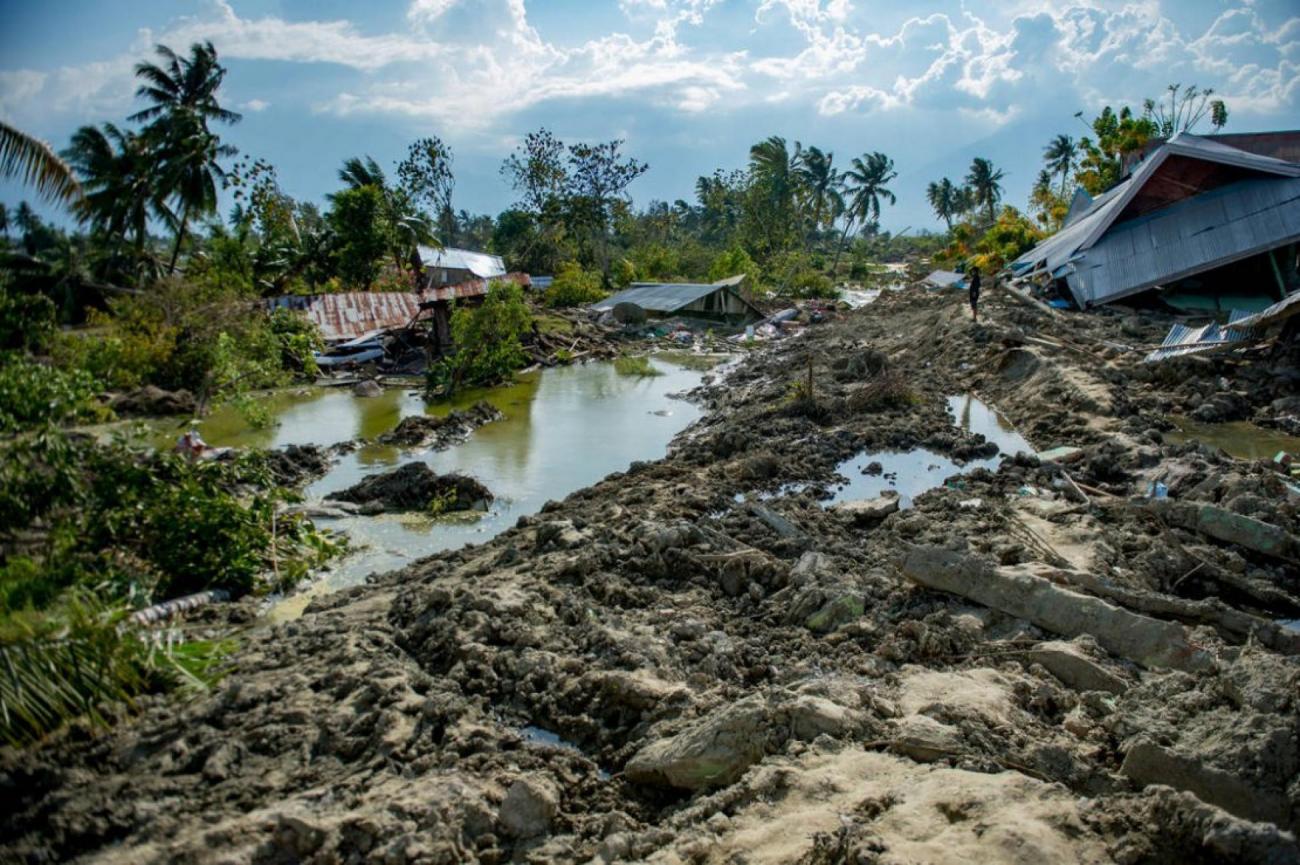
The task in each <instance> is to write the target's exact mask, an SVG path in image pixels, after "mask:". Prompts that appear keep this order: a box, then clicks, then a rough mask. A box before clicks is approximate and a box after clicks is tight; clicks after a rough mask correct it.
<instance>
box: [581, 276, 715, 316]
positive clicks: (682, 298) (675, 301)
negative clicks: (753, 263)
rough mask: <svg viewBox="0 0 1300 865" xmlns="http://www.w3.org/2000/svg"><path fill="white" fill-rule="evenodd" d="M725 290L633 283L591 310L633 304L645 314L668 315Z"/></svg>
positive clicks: (695, 285)
mask: <svg viewBox="0 0 1300 865" xmlns="http://www.w3.org/2000/svg"><path fill="white" fill-rule="evenodd" d="M725 288H726V287H725V286H718V285H706V284H703V283H695V282H673V283H667V282H665V283H660V282H634V283H632V287H631V288H627V289H624V290H623V291H620V292H619V293H618V294H615V295H611V296H610V297H607V298H605V299H604V300H602V301H599V302H598V303H594V304H592V306H591V308H592V309H595V310H606V309H613V308H614V307H615V306H616V305H617V304H620V303H635V304H636V305H637V306H639V307H641V308H642V309H644V310H646V311H647V312H661V313H670V312H676V311H677V310H679V309H681V308H682V307H684V306H690V305H691V304H692V303H694V302H695V301H697V300H699V299H700V298H702V297H707V296H708V295H710V294H713V292H715V291H723V290H725Z"/></svg>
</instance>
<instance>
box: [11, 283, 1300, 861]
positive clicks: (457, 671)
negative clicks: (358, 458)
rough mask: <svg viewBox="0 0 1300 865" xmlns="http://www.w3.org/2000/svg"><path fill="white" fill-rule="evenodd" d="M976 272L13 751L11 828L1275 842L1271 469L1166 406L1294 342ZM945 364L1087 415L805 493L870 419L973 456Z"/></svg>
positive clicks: (244, 854)
mask: <svg viewBox="0 0 1300 865" xmlns="http://www.w3.org/2000/svg"><path fill="white" fill-rule="evenodd" d="M986 305H987V307H988V308H987V311H986V313H985V315H986V316H987V319H988V320H987V321H983V322H981V323H980V324H974V323H972V322H971V321H970V320H969V318H968V315H967V311H966V309H965V307H964V306H963V305H962V304H961V298H959V297H958V296H956V295H941V294H935V293H924V292H903V293H892V292H885V293H884V295H883V296H882V297H881V298H880V300H879V301H877V302H876V303H875V304H873V305H871V306H869V307H866V308H865V309H862V310H858V311H855V312H853V313H851V314H849V315H848V316H847V317H845V318H844V319H842V320H839V321H835V322H831V323H827V324H824V325H819V326H815V327H812V328H810V329H809V330H808V331H807V333H806V334H805V335H804V336H803V337H801V338H799V339H795V340H789V341H785V342H782V343H778V344H774V345H773V346H771V347H770V348H767V349H764V350H762V351H761V352H758V353H756V354H755V355H754V356H752V357H750V358H748V359H747V360H746V361H745V362H744V363H742V364H740V365H738V367H737V368H736V369H734V370H733V371H732V372H731V373H730V374H729V375H727V376H726V377H725V378H723V379H720V380H716V381H712V382H710V383H709V384H706V385H705V386H703V387H702V388H700V389H699V390H698V391H697V392H696V393H695V394H693V398H694V399H696V400H697V401H699V402H701V403H702V404H703V405H704V406H705V408H706V414H705V417H704V418H703V419H702V420H701V421H700V422H698V423H697V424H695V425H694V426H692V427H691V428H690V429H688V430H687V431H686V433H684V434H683V435H682V436H680V437H679V439H678V440H677V443H676V447H675V448H674V450H673V452H672V454H671V455H670V456H669V457H668V458H667V459H664V460H662V461H659V462H656V463H649V464H636V465H634V466H632V467H631V469H630V470H629V471H628V472H627V473H620V474H616V475H611V476H610V477H608V478H606V479H605V480H603V481H602V482H600V483H598V484H596V485H595V486H593V487H591V488H589V489H586V490H583V491H580V492H578V493H575V494H573V495H572V496H570V497H569V498H568V499H566V500H565V501H563V502H558V503H551V504H549V505H548V506H547V507H546V508H544V509H543V511H542V512H541V513H540V514H538V515H536V516H534V517H527V518H523V519H521V520H520V521H519V525H518V526H516V527H515V528H513V529H511V530H509V531H507V532H506V533H504V534H503V535H501V536H500V537H498V538H496V539H495V540H493V541H492V542H490V543H488V544H485V545H482V546H479V547H474V548H467V549H465V550H463V551H460V552H456V553H450V554H441V555H438V556H435V557H432V558H430V559H427V560H425V561H422V562H419V563H417V564H415V565H413V566H411V567H410V568H407V569H405V570H403V571H399V572H395V573H392V574H388V575H384V576H382V577H379V578H376V579H375V580H374V581H373V584H372V585H368V586H364V587H360V588H357V589H352V590H348V591H345V592H341V593H338V594H336V595H332V596H328V597H325V598H323V599H321V600H318V601H316V602H314V603H313V604H312V606H310V607H309V608H308V610H307V612H306V614H305V615H304V616H303V617H302V618H301V619H300V620H297V621H294V622H290V623H286V624H281V625H276V626H274V627H258V628H252V629H250V630H248V631H247V632H246V633H245V634H244V635H243V636H242V638H241V648H240V651H239V653H238V655H237V657H236V662H235V669H234V670H233V671H232V672H231V674H230V675H229V676H228V677H227V678H226V679H225V680H224V682H223V683H222V684H221V685H220V686H219V687H218V688H217V689H216V691H214V692H213V693H212V694H211V695H209V696H207V697H204V698H201V699H198V700H195V701H193V702H191V703H188V704H185V705H180V706H178V705H177V704H176V703H175V702H174V701H169V700H164V699H158V700H156V701H153V702H150V701H141V706H140V707H139V708H140V712H139V714H138V716H135V717H133V718H131V719H128V720H126V721H124V722H123V723H122V724H121V725H119V726H118V727H117V728H116V729H114V730H113V731H112V732H110V733H100V732H92V731H89V730H85V729H81V728H72V729H70V730H68V731H66V732H64V733H61V734H59V735H58V736H57V737H55V738H54V739H53V740H52V741H50V742H48V743H47V744H46V745H45V746H43V747H42V748H40V749H37V750H34V751H30V752H27V753H14V752H6V753H5V754H4V756H3V758H2V760H0V769H2V770H3V775H0V778H2V779H3V780H2V782H0V783H3V791H4V792H3V797H4V798H3V806H4V807H3V808H0V811H3V817H0V834H3V838H4V839H5V840H4V841H3V842H2V843H3V845H4V846H3V848H0V851H2V852H3V854H4V855H5V856H6V857H11V858H14V859H17V860H19V861H23V860H26V861H57V860H63V859H71V858H77V857H82V858H84V859H85V860H87V861H102V862H123V863H126V862H132V863H134V862H142V861H191V862H248V861H253V862H297V861H310V862H352V861H378V862H394V863H398V862H458V861H482V862H506V861H550V860H554V861H584V862H585V861H597V862H601V861H611V862H612V861H624V860H647V861H654V862H809V863H813V862H817V863H821V862H826V863H830V862H872V863H905V862H906V863H914V862H939V861H972V862H982V863H998V862H1006V863H1040V862H1082V863H1093V862H1098V863H1100V862H1112V861H1118V862H1131V863H1136V862H1168V863H1176V862H1177V863H1182V862H1222V861H1241V862H1269V863H1285V862H1294V861H1296V857H1297V849H1296V844H1295V836H1294V832H1295V829H1296V827H1297V824H1298V823H1300V780H1298V779H1300V726H1298V724H1300V721H1298V719H1300V705H1297V699H1298V697H1297V693H1298V692H1300V677H1298V675H1297V670H1298V669H1300V668H1298V667H1297V664H1296V661H1295V655H1296V654H1297V653H1300V634H1296V633H1295V632H1294V631H1289V630H1287V629H1285V628H1281V627H1279V626H1278V625H1276V624H1275V623H1274V622H1275V621H1276V620H1278V619H1287V618H1292V619H1293V618H1296V617H1298V616H1300V601H1298V600H1297V597H1296V596H1297V595H1298V594H1300V585H1298V582H1300V579H1298V577H1297V573H1298V571H1297V564H1296V562H1297V558H1298V557H1300V547H1298V546H1297V541H1296V530H1297V515H1296V507H1295V504H1294V501H1295V500H1294V498H1289V497H1288V494H1287V492H1286V490H1285V489H1284V488H1283V486H1282V482H1281V480H1280V478H1279V477H1278V476H1277V475H1275V474H1274V473H1272V471H1271V470H1270V469H1269V468H1268V467H1267V466H1265V465H1262V464H1253V463H1246V462H1242V461H1234V460H1231V459H1229V458H1227V457H1226V456H1224V455H1223V454H1221V453H1219V452H1217V451H1214V450H1212V449H1209V448H1198V447H1197V446H1195V445H1192V444H1183V445H1167V444H1163V443H1162V432H1164V431H1166V430H1167V429H1168V428H1169V425H1168V423H1167V421H1166V420H1165V415H1166V414H1167V413H1168V412H1171V411H1186V412H1189V413H1194V412H1197V411H1199V412H1200V414H1199V415H1198V417H1201V419H1202V420H1215V419H1229V420H1236V419H1245V418H1253V419H1255V420H1257V421H1268V422H1270V423H1275V424H1277V425H1279V426H1280V427H1282V428H1285V427H1286V425H1287V424H1292V423H1295V422H1296V420H1295V417H1294V411H1295V406H1294V404H1293V403H1290V402H1288V400H1293V399H1294V393H1295V384H1296V375H1297V373H1296V370H1295V367H1294V359H1293V358H1291V359H1288V358H1280V359H1278V358H1274V359H1272V360H1269V361H1261V362H1259V363H1257V364H1255V365H1252V366H1248V367H1241V366H1239V365H1228V364H1227V363H1226V362H1209V363H1206V362H1191V361H1180V362H1176V363H1175V364H1172V365H1166V366H1163V367H1159V368H1154V369H1153V368H1146V367H1142V366H1140V365H1139V363H1138V360H1139V359H1140V357H1141V354H1142V352H1141V351H1134V350H1132V349H1133V348H1135V347H1140V346H1142V345H1149V344H1152V343H1158V342H1159V340H1160V337H1161V335H1162V334H1163V332H1164V330H1165V325H1164V324H1163V323H1161V322H1158V321H1151V320H1148V319H1146V318H1143V317H1136V316H1127V317H1126V316H1123V315H1118V314H1090V315H1079V314H1062V315H1057V316H1049V315H1048V314H1047V313H1045V312H1042V311H1040V310H1038V309H1034V308H1029V307H1025V306H1021V305H1018V304H1017V303H1014V302H1011V301H1010V300H1009V299H1006V298H1000V297H999V296H998V295H997V294H993V295H992V296H991V297H989V299H988V303H987V304H986ZM810 368H811V379H812V388H811V398H808V388H807V381H808V377H809V370H810ZM800 387H802V398H800V393H799V392H798V391H799V388H800ZM967 393H974V394H977V395H978V396H980V397H981V398H982V399H984V400H986V401H987V402H988V403H990V404H992V405H994V406H996V407H997V408H998V409H999V410H1000V411H1001V412H1002V413H1003V414H1004V415H1005V416H1006V417H1007V418H1008V419H1009V420H1010V421H1012V422H1013V423H1014V424H1015V426H1016V428H1017V429H1018V431H1019V432H1020V433H1021V434H1023V435H1024V436H1025V437H1026V438H1027V439H1028V441H1029V443H1030V444H1032V446H1033V447H1034V448H1035V449H1038V450H1045V449H1048V448H1052V447H1056V446H1061V445H1071V446H1077V447H1081V448H1083V453H1082V454H1080V455H1078V458H1077V459H1076V460H1075V461H1073V462H1070V463H1068V464H1066V468H1065V471H1062V469H1061V467H1059V466H1057V465H1052V464H1047V463H1040V462H1039V461H1038V460H1037V459H1036V458H1034V457H1031V456H1025V455H1021V456H1016V457H1009V458H1007V459H1006V460H1005V461H1003V463H1002V465H1001V468H1000V469H999V470H997V471H996V472H994V471H989V470H987V469H979V470H974V471H970V472H968V473H966V474H963V475H961V476H959V477H957V478H954V479H953V480H952V481H950V483H949V484H948V485H946V486H939V487H937V488H935V489H933V490H931V491H929V492H925V493H922V494H920V495H917V496H916V497H915V501H914V502H913V503H912V506H911V507H906V508H903V509H901V510H895V508H894V507H893V505H894V504H896V503H894V502H890V501H884V502H877V503H874V504H873V505H872V506H871V507H857V508H855V507H826V506H825V504H826V502H825V500H824V499H825V498H826V497H827V496H828V494H829V493H831V492H832V491H833V490H834V488H835V487H836V486H837V484H838V481H837V480H836V478H835V477H834V472H835V470H836V467H837V466H839V465H841V464H842V463H843V462H844V461H845V460H849V459H850V458H855V457H857V456H859V455H864V454H868V455H869V454H876V453H881V452H899V451H903V452H906V451H910V450H912V449H915V448H921V447H923V448H925V449H927V450H929V451H931V452H933V453H935V454H939V455H942V456H943V457H945V458H948V459H950V460H953V461H954V462H960V463H962V464H966V463H969V462H970V461H975V460H980V459H987V458H989V457H990V450H991V449H990V447H989V446H988V443H987V442H985V441H983V440H982V439H979V438H976V437H974V436H972V435H971V434H970V433H968V432H966V431H965V430H963V429H962V428H961V427H960V426H959V425H957V424H956V423H954V418H953V416H952V415H951V414H950V413H949V412H948V398H949V397H951V396H953V395H960V394H967ZM1202 405H1209V406H1212V408H1211V409H1206V410H1201V409H1200V406H1202ZM600 434H601V431H600V430H592V431H591V435H593V436H599V435H600ZM869 461H870V460H869V459H868V458H866V457H864V458H863V460H862V462H863V463H864V469H865V468H866V466H865V463H867V462H869ZM855 465H856V464H855ZM855 470H856V469H855ZM884 470H885V471H887V468H886V469H884ZM1157 480H1158V481H1160V482H1162V483H1164V484H1165V486H1166V487H1167V488H1168V490H1169V499H1168V501H1165V502H1157V503H1151V502H1148V501H1146V500H1144V499H1143V500H1139V499H1132V498H1130V497H1132V496H1139V495H1141V494H1142V493H1143V492H1144V491H1145V490H1146V489H1147V488H1148V485H1149V484H1150V483H1151V482H1153V481H1157ZM1260 526H1262V527H1263V528H1260ZM940 583H942V584H944V585H947V586H948V587H949V588H951V589H953V591H940V590H936V589H932V588H926V587H925V586H926V585H938V584H940ZM963 595H974V596H977V597H978V598H979V600H975V599H973V598H972V597H963ZM1008 610H1009V611H1010V612H1008Z"/></svg>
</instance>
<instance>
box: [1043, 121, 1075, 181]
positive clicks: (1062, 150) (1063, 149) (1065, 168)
mask: <svg viewBox="0 0 1300 865" xmlns="http://www.w3.org/2000/svg"><path fill="white" fill-rule="evenodd" d="M1078 156H1079V147H1078V145H1076V144H1075V143H1074V139H1073V138H1071V137H1070V136H1068V135H1058V136H1056V137H1055V138H1053V139H1052V142H1051V143H1050V144H1048V145H1047V147H1045V148H1043V159H1044V160H1046V161H1047V170H1048V171H1049V172H1051V173H1052V174H1059V175H1061V195H1062V196H1064V195H1065V185H1066V183H1067V182H1069V178H1070V172H1071V171H1073V170H1074V167H1075V164H1076V162H1077V161H1078Z"/></svg>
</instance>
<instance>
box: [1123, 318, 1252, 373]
mask: <svg viewBox="0 0 1300 865" xmlns="http://www.w3.org/2000/svg"><path fill="white" fill-rule="evenodd" d="M1249 317H1250V313H1248V312H1246V311H1245V310H1240V309H1234V310H1233V311H1232V312H1231V313H1229V314H1228V323H1227V324H1226V325H1223V326H1220V325H1219V324H1217V323H1212V324H1207V325H1205V326H1204V327H1188V326H1187V325H1185V324H1175V325H1174V326H1173V327H1172V328H1170V329H1169V333H1168V335H1166V336H1165V340H1164V342H1162V343H1160V348H1158V349H1156V350H1155V351H1153V352H1151V353H1150V354H1148V355H1147V356H1146V357H1145V358H1143V360H1145V361H1146V362H1147V363H1154V362H1155V361H1158V360H1168V359H1169V358H1171V357H1179V356H1181V355H1187V354H1200V353H1202V352H1207V351H1222V350H1224V349H1227V348H1231V347H1232V346H1233V345H1234V344H1237V343H1242V342H1245V341H1246V340H1248V339H1250V338H1251V336H1252V333H1251V330H1250V328H1243V327H1241V324H1242V322H1243V321H1244V320H1245V319H1246V318H1249Z"/></svg>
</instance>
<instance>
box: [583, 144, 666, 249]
mask: <svg viewBox="0 0 1300 865" xmlns="http://www.w3.org/2000/svg"><path fill="white" fill-rule="evenodd" d="M622 147H623V142H622V140H620V139H615V140H613V141H606V142H603V143H601V144H571V145H569V157H568V163H569V170H568V183H567V186H566V189H565V193H566V198H567V200H568V210H569V214H570V217H571V219H573V220H574V222H575V223H577V225H578V226H581V227H585V228H586V229H587V232H588V234H589V236H590V237H591V238H592V241H593V243H592V246H593V250H592V251H593V253H594V254H595V256H596V257H597V258H598V260H599V263H600V268H601V272H603V273H605V274H606V275H608V274H609V243H608V240H609V237H608V234H609V225H610V221H611V219H612V217H613V209H614V206H615V205H616V204H617V203H619V202H621V201H623V200H624V196H625V195H626V193H627V187H628V185H629V184H631V183H632V181H633V180H636V179H637V178H638V177H640V176H641V175H642V174H644V173H645V172H646V171H647V170H649V168H650V166H648V165H646V164H645V163H644V162H640V161H638V160H636V159H632V158H630V157H629V158H624V157H623V155H622V153H621V149H622Z"/></svg>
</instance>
